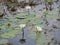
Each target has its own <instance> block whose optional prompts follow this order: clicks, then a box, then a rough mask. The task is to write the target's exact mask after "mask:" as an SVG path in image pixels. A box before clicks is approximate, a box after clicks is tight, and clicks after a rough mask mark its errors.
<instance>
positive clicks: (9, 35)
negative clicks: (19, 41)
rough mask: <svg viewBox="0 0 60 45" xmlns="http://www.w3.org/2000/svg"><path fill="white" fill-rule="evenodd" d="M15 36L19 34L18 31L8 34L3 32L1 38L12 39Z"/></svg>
mask: <svg viewBox="0 0 60 45" xmlns="http://www.w3.org/2000/svg"><path fill="white" fill-rule="evenodd" d="M17 34H21V32H20V30H12V31H9V32H5V33H4V34H1V37H3V38H14V37H16V35H17Z"/></svg>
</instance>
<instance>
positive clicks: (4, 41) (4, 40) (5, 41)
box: [0, 39, 8, 44]
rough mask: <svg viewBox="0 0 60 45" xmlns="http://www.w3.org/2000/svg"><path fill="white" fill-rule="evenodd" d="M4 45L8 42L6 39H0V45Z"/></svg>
mask: <svg viewBox="0 0 60 45" xmlns="http://www.w3.org/2000/svg"><path fill="white" fill-rule="evenodd" d="M6 43H8V40H7V39H1V40H0V44H6Z"/></svg>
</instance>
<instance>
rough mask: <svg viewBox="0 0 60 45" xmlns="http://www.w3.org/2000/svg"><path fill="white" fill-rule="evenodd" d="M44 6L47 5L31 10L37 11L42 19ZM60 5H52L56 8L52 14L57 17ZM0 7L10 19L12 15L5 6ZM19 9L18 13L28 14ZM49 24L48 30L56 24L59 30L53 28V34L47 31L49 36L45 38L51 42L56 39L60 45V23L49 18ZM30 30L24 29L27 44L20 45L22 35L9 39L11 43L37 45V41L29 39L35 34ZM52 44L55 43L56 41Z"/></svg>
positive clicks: (37, 14) (25, 44)
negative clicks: (53, 38)
mask: <svg viewBox="0 0 60 45" xmlns="http://www.w3.org/2000/svg"><path fill="white" fill-rule="evenodd" d="M19 1H20V0H19ZM54 1H55V0H54ZM42 2H43V0H42ZM44 4H45V3H44V2H43V3H42V4H40V5H37V6H35V7H32V9H31V10H30V12H33V11H36V16H40V17H41V16H42V15H43V12H44V11H45V9H43V8H44V7H45V5H44ZM59 5H60V2H58V3H55V2H54V4H53V5H52V8H54V9H53V10H52V11H51V12H52V13H54V14H56V15H58V11H59V10H57V7H59ZM0 7H1V9H2V7H3V8H5V12H7V15H6V16H5V17H8V16H10V15H11V13H10V12H9V11H8V10H7V9H6V7H5V6H2V5H1V6H0ZM17 9H18V10H17V12H20V13H21V12H27V10H26V9H25V8H24V9H22V8H17ZM39 10H40V11H39ZM59 16H60V15H59ZM55 17H56V16H55ZM48 22H49V25H48V26H47V28H49V29H51V28H52V25H53V24H54V25H57V26H58V29H53V28H52V29H53V31H51V32H48V31H47V35H45V37H44V38H46V39H49V41H50V40H51V38H52V37H56V39H57V42H58V43H60V21H57V20H56V19H55V18H54V19H49V18H48ZM29 29H31V27H29V26H27V27H26V28H25V29H24V38H25V39H26V42H25V43H24V44H21V43H20V39H21V38H22V34H19V35H17V36H16V37H15V38H9V39H8V40H9V42H10V43H12V44H13V45H36V39H34V38H31V37H29V35H30V34H33V33H31V32H29V31H28V30H29ZM43 32H44V31H43ZM43 32H42V33H43ZM34 34H36V32H34ZM0 39H1V38H0ZM42 39H43V38H42ZM52 43H54V41H53V42H52ZM52 43H51V45H52Z"/></svg>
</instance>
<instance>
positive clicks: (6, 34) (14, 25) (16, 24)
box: [0, 11, 57, 45]
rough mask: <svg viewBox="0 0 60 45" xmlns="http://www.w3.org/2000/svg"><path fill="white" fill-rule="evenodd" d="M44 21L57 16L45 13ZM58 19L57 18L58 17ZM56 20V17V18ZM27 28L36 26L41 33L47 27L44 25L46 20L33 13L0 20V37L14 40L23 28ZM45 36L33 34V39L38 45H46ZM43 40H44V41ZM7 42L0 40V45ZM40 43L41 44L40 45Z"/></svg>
mask: <svg viewBox="0 0 60 45" xmlns="http://www.w3.org/2000/svg"><path fill="white" fill-rule="evenodd" d="M43 16H45V17H44V19H47V18H49V17H51V18H53V16H55V15H53V16H52V15H51V13H50V12H48V11H45V12H44V15H43ZM56 17H57V16H56ZM54 18H55V17H54ZM24 24H25V25H27V26H34V27H36V28H37V30H38V29H39V31H41V30H42V28H45V27H46V24H44V20H43V18H41V17H38V16H36V15H35V14H33V13H30V14H25V13H24V14H23V13H20V14H17V15H11V16H9V17H5V19H0V37H2V38H14V37H16V35H17V34H21V28H23V27H25V25H24ZM43 36H44V34H43V35H42V34H41V33H36V35H35V34H32V35H31V37H34V38H35V37H36V38H35V39H37V45H40V44H41V45H42V44H43V45H45V43H46V42H48V41H45V39H44V38H43ZM42 39H43V40H42ZM6 42H7V40H5V39H4V40H3V39H2V40H0V44H2V43H6ZM39 42H40V43H39Z"/></svg>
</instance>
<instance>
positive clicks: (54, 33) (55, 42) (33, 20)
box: [0, 0, 60, 45]
mask: <svg viewBox="0 0 60 45" xmlns="http://www.w3.org/2000/svg"><path fill="white" fill-rule="evenodd" d="M18 1H20V0H18ZM54 1H55V0H54ZM27 2H28V1H27ZM37 2H38V1H37ZM41 2H43V3H42V4H39V5H37V6H35V7H32V9H31V10H29V14H28V12H27V10H26V9H25V8H23V9H22V8H20V7H17V11H16V12H12V13H11V12H9V11H8V10H7V9H6V8H7V7H6V6H5V5H2V4H0V5H1V6H0V9H2V10H3V9H5V12H6V15H5V16H4V17H3V19H0V43H1V44H0V45H7V43H11V44H10V45H49V43H50V45H60V21H57V19H60V13H59V10H60V7H59V6H60V1H59V2H58V3H56V2H54V3H53V5H52V8H53V10H52V11H49V9H48V11H46V9H43V8H45V2H44V0H42V1H41ZM39 3H40V2H39ZM58 7H59V8H58ZM13 13H16V14H15V15H13ZM44 14H45V15H47V17H45V18H44ZM22 18H23V19H22ZM44 19H47V21H48V25H46V23H45V21H46V20H44ZM20 24H26V25H27V26H26V27H25V28H24V29H23V30H24V35H23V32H22V29H20V27H19V25H20ZM34 24H35V26H36V25H37V26H39V27H41V28H45V29H43V30H42V31H41V32H36V31H35V30H36V28H35V26H34ZM31 25H32V26H31ZM41 28H40V29H41ZM22 36H24V39H26V41H25V42H24V43H21V42H20V39H22ZM2 39H6V40H7V41H6V40H3V41H1V40H2ZM51 39H52V40H51ZM5 41H6V42H5Z"/></svg>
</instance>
